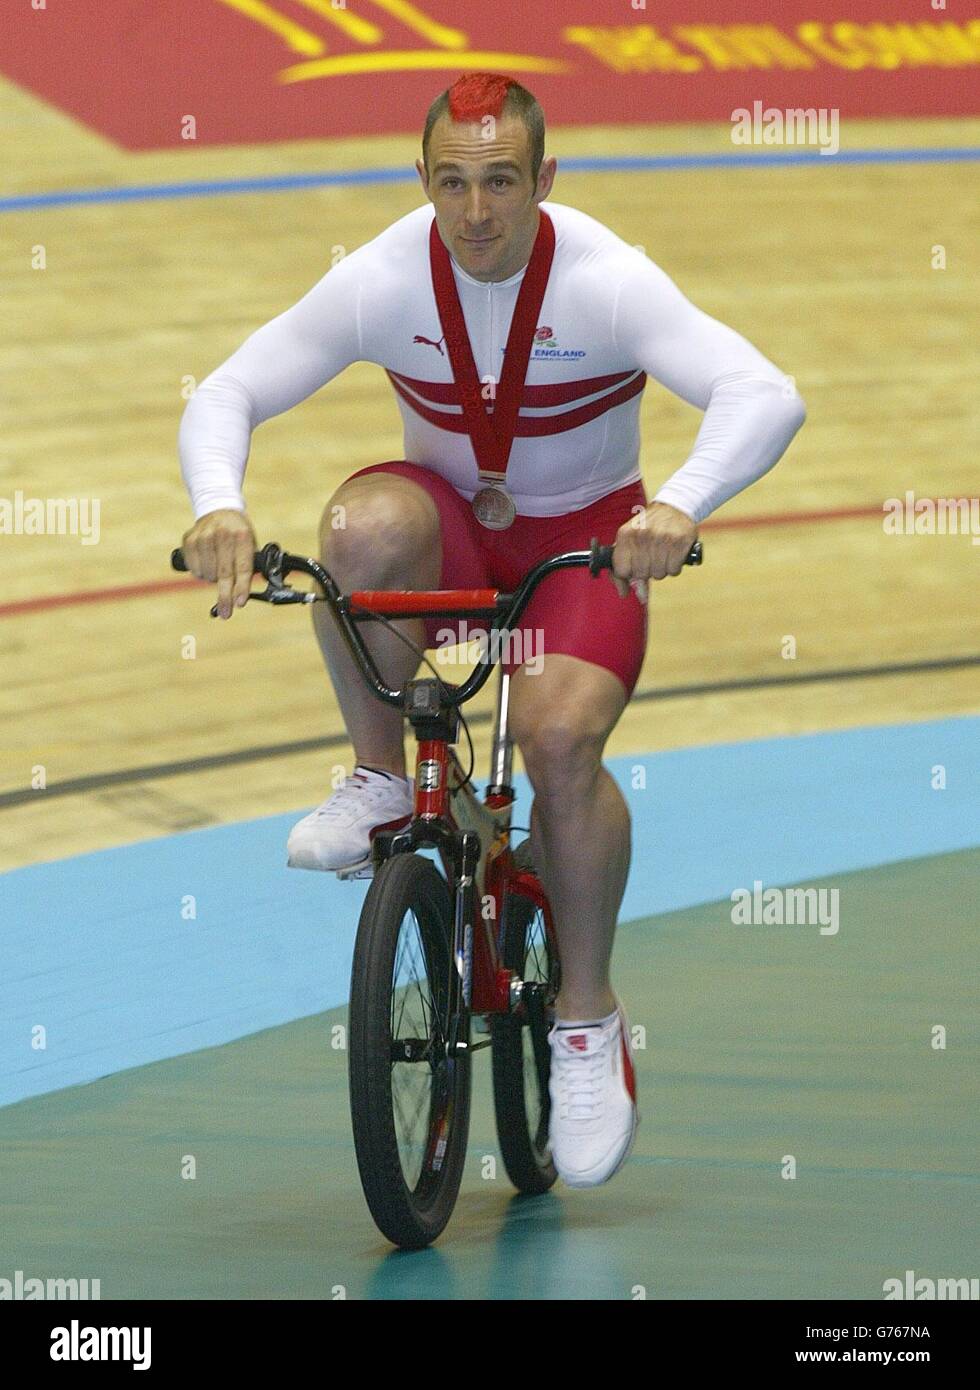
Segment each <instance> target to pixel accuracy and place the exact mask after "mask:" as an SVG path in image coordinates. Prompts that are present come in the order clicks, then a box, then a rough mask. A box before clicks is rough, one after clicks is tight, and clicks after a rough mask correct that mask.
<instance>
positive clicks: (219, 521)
mask: <svg viewBox="0 0 980 1390" xmlns="http://www.w3.org/2000/svg"><path fill="white" fill-rule="evenodd" d="M256 548H257V547H256V541H255V532H254V531H253V529H252V523H251V522H250V521H249V519H248V517H247V516H246V514H245V513H244V512H235V511H224V510H222V511H217V512H208V513H206V515H204V516H202V517H199V518H198V520H197V521H195V523H194V525H193V526H192V527H191V529H190V530H189V531H188V532H187V534H186V535H185V537H184V541H183V545H182V549H183V552H184V559H185V560H186V561H187V568H188V569H189V570H190V572H191V574H196V575H197V577H198V579H208V580H210V581H211V582H212V583H213V582H214V581H215V580H216V581H217V584H218V604H217V607H218V617H219V618H230V617H231V613H232V606H233V605H234V607H235V608H241V607H242V606H243V605H244V603H245V601H246V599H247V598H248V591H249V589H250V588H251V587H252V564H253V562H254V559H255V551H256Z"/></svg>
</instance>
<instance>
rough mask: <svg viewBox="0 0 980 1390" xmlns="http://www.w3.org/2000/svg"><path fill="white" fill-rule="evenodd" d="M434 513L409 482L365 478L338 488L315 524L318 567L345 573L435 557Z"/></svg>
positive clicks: (436, 518)
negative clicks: (321, 557) (352, 569)
mask: <svg viewBox="0 0 980 1390" xmlns="http://www.w3.org/2000/svg"><path fill="white" fill-rule="evenodd" d="M439 545H440V534H439V513H438V511H437V509H436V505H435V503H434V502H433V500H432V498H431V497H430V496H429V494H428V493H427V492H426V490H425V488H423V487H420V486H419V485H418V484H417V483H413V482H412V481H411V480H410V479H408V478H400V477H395V476H391V475H387V476H386V475H384V474H369V475H368V476H367V477H364V478H358V477H355V478H351V479H349V480H348V481H347V482H345V483H342V484H341V485H340V487H339V488H338V489H337V491H336V492H335V493H334V495H333V497H331V499H330V501H329V502H328V503H327V505H326V507H325V509H324V512H323V516H322V518H321V521H320V550H321V554H322V556H323V562H324V564H325V565H327V567H328V568H330V566H331V565H333V566H335V567H337V568H339V569H341V570H344V569H347V568H349V567H351V566H355V567H356V568H358V569H362V568H364V564H365V561H368V563H369V566H370V568H371V569H372V571H373V572H376V573H377V574H378V575H379V576H381V575H383V574H384V573H385V572H386V570H387V569H388V568H389V567H390V566H391V565H392V564H395V565H398V564H399V563H400V562H402V561H405V560H415V561H418V559H419V558H420V557H422V556H432V555H433V553H434V554H435V556H438V554H439Z"/></svg>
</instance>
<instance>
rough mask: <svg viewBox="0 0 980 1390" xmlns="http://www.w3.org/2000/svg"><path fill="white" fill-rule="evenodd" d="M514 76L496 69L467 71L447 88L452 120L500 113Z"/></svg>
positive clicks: (469, 119)
mask: <svg viewBox="0 0 980 1390" xmlns="http://www.w3.org/2000/svg"><path fill="white" fill-rule="evenodd" d="M513 85H514V79H513V78H512V77H504V76H503V75H502V74H501V73H499V72H467V73H464V74H463V76H462V77H458V78H457V79H456V81H455V82H454V83H453V85H452V86H451V87H450V88H449V91H448V96H449V115H450V117H451V118H452V120H454V121H479V120H480V119H481V118H482V117H483V116H499V115H500V113H501V112H502V111H503V109H504V100H505V98H506V96H507V91H508V89H509V88H510V87H513Z"/></svg>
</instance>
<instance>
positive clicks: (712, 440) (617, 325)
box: [613, 261, 806, 592]
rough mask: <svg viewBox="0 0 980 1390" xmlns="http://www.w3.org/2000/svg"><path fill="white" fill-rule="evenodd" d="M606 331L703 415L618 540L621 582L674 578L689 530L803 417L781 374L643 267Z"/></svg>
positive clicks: (781, 447)
mask: <svg viewBox="0 0 980 1390" xmlns="http://www.w3.org/2000/svg"><path fill="white" fill-rule="evenodd" d="M613 331H614V335H615V338H616V342H617V345H618V346H619V347H620V348H621V349H622V350H623V351H624V352H626V353H628V354H629V356H630V360H631V361H634V362H636V364H637V365H638V366H641V367H643V369H644V370H645V371H646V372H648V373H649V374H650V376H652V377H653V378H654V379H655V380H657V381H659V382H661V383H662V384H663V385H664V386H666V387H667V388H668V390H670V391H673V392H674V394H675V395H677V396H680V397H681V398H682V399H683V400H685V401H687V402H688V403H689V404H691V405H696V406H698V407H699V409H701V410H703V411H704V412H705V413H704V419H703V420H702V422H701V428H700V429H699V431H698V435H697V438H696V439H695V441H694V447H693V448H692V450H691V452H690V454H689V455H688V457H687V459H686V461H685V462H684V463H683V464H682V465H681V467H680V468H678V469H677V471H676V472H675V473H674V474H672V476H671V477H669V478H668V479H667V481H666V482H665V483H664V485H663V486H662V487H661V488H660V489H659V490H658V491H657V492H656V493H655V495H654V499H653V502H652V503H651V505H650V506H649V507H648V508H647V511H646V513H645V514H644V515H643V516H641V517H638V518H636V519H635V520H636V523H637V524H636V525H631V526H630V527H629V533H628V534H624V536H623V545H622V546H619V545H618V544H617V549H618V551H619V554H618V556H617V559H618V560H619V562H620V563H619V564H618V565H617V573H618V571H619V569H620V568H621V567H623V568H624V569H625V566H626V565H627V564H629V566H630V575H629V576H626V577H632V578H637V579H647V578H652V579H661V578H663V577H664V576H665V575H666V574H679V573H680V571H681V568H682V566H683V563H684V559H685V557H686V555H687V551H688V550H689V549H690V546H691V545H692V544H693V541H694V539H695V538H696V536H697V527H698V524H699V523H700V522H702V521H703V520H704V519H705V517H707V516H709V515H710V513H711V512H713V511H714V510H715V509H716V508H717V507H720V506H721V504H722V503H723V502H726V501H728V499H729V498H730V497H734V496H735V494H736V493H738V492H741V491H742V490H743V489H744V488H747V487H748V486H749V485H750V484H751V483H754V482H755V481H756V480H757V479H758V478H761V477H762V475H763V474H764V473H766V472H768V470H769V469H770V468H772V466H773V465H774V464H775V463H776V462H777V461H778V460H779V459H780V458H781V457H782V455H783V453H784V452H785V451H786V449H787V447H788V445H789V443H790V441H791V440H792V438H793V436H794V435H795V434H796V432H797V430H798V429H799V428H800V426H801V425H802V423H803V421H804V419H805V417H806V411H805V409H804V406H803V402H802V400H801V399H800V396H799V394H798V392H797V391H796V388H795V386H794V384H793V382H792V380H791V379H790V378H789V377H787V376H786V375H785V374H784V373H783V372H781V371H780V370H779V368H778V367H776V366H774V365H773V363H772V362H770V361H769V360H768V359H767V358H766V357H764V356H763V355H762V353H761V352H759V351H758V349H757V348H755V347H753V346H752V344H751V343H749V342H748V341H747V340H746V339H745V338H743V337H742V336H741V335H740V334H738V333H736V332H735V331H734V330H733V329H731V328H728V327H726V325H725V324H723V323H719V322H718V320H717V319H713V318H711V317H710V316H709V315H708V314H705V313H703V312H702V311H701V310H700V309H698V308H696V307H695V305H693V304H692V303H691V302H690V300H688V299H686V298H685V297H684V295H683V294H682V293H681V292H680V290H679V289H678V288H677V286H676V285H675V284H674V283H673V281H672V280H671V279H670V278H669V276H667V275H665V274H664V272H663V271H662V270H660V268H659V267H658V266H656V265H654V264H653V262H652V261H643V262H641V263H640V264H638V266H637V267H636V268H635V269H633V270H631V271H630V272H629V273H628V274H627V275H626V276H624V278H623V281H622V283H621V285H620V288H619V294H618V298H617V302H616V307H615V311H614V318H613ZM626 529H627V528H624V532H625V531H626ZM644 533H645V534H644ZM644 569H646V573H644V572H643V571H644ZM625 591H626V586H625V584H623V585H622V586H621V592H625Z"/></svg>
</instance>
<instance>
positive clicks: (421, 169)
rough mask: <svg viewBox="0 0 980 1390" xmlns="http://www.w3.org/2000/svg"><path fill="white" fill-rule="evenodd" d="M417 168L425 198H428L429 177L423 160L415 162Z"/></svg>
mask: <svg viewBox="0 0 980 1390" xmlns="http://www.w3.org/2000/svg"><path fill="white" fill-rule="evenodd" d="M415 167H416V169H417V170H418V174H419V178H420V179H421V180H422V187H423V188H424V189H425V196H426V197H427V198H428V196H429V175H428V173H427V172H426V168H425V165H424V164H423V163H422V161H421V159H417V160H416V161H415Z"/></svg>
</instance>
